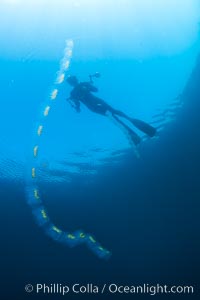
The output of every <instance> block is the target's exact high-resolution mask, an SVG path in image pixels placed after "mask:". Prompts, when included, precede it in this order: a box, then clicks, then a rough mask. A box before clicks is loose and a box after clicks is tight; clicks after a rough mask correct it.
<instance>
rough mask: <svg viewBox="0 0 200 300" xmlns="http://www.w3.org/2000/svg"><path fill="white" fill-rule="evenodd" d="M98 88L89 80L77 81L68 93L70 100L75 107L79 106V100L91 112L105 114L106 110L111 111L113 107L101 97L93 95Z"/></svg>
mask: <svg viewBox="0 0 200 300" xmlns="http://www.w3.org/2000/svg"><path fill="white" fill-rule="evenodd" d="M91 92H93V93H96V92H98V89H97V88H96V87H95V86H93V85H92V83H90V82H81V83H78V84H77V85H76V86H75V87H74V88H73V90H72V91H71V93H70V100H73V101H74V104H75V105H76V107H77V108H80V102H82V103H83V104H84V105H85V106H87V107H88V108H89V109H90V110H92V111H93V112H96V113H98V114H102V115H105V114H106V112H107V111H110V112H112V111H113V108H112V107H111V106H110V105H108V104H107V103H106V102H105V101H103V100H102V99H100V98H98V97H96V96H94V95H93V94H92V93H91Z"/></svg>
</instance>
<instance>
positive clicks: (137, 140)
mask: <svg viewBox="0 0 200 300" xmlns="http://www.w3.org/2000/svg"><path fill="white" fill-rule="evenodd" d="M112 117H113V118H114V119H115V120H116V121H117V122H118V123H119V124H120V125H121V126H122V128H123V129H124V131H125V132H126V133H127V135H128V136H129V137H130V139H131V140H132V141H133V143H134V144H135V145H136V146H137V145H138V144H139V143H140V142H141V138H140V137H139V135H137V133H135V132H134V131H133V130H132V129H130V128H129V127H128V126H127V125H126V124H124V122H122V121H121V120H120V119H119V118H118V117H116V116H115V115H113V116H112Z"/></svg>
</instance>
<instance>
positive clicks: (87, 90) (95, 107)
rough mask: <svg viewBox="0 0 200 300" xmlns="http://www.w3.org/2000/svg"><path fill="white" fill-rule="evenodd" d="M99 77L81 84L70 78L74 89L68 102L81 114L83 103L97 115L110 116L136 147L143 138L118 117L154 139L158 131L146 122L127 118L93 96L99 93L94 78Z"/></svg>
mask: <svg viewBox="0 0 200 300" xmlns="http://www.w3.org/2000/svg"><path fill="white" fill-rule="evenodd" d="M99 76H100V74H99V73H95V74H94V75H90V81H88V82H80V83H79V81H78V79H77V77H76V76H68V78H67V82H68V84H69V85H71V86H72V87H73V89H72V91H71V93H70V97H69V98H68V99H67V100H68V101H71V104H72V105H73V107H74V108H75V109H76V111H77V112H80V103H81V102H82V103H83V104H84V105H85V106H87V108H89V109H90V110H91V111H93V112H95V113H98V114H101V115H104V116H108V115H110V116H111V117H112V118H113V119H114V120H115V121H116V122H117V123H118V124H119V125H121V126H122V127H123V128H124V129H125V130H126V132H127V133H128V134H129V136H130V137H131V139H132V141H133V142H134V144H135V145H137V144H139V143H140V141H141V138H140V137H139V136H138V135H137V133H135V132H134V131H133V130H132V129H130V128H129V127H128V126H127V125H126V124H125V123H123V122H122V121H121V120H120V119H119V118H118V117H122V118H125V119H127V120H128V121H130V122H131V123H132V124H133V125H134V126H135V127H136V128H138V129H139V130H141V131H142V132H144V133H146V134H147V135H148V136H150V137H153V136H154V135H155V134H156V129H155V128H154V127H152V126H151V125H149V124H147V123H145V122H144V121H141V120H138V119H134V118H131V117H129V116H127V115H126V114H125V113H123V112H121V111H120V110H117V109H115V108H113V107H111V106H110V105H109V104H107V103H106V102H105V101H104V100H102V99H100V98H98V97H96V96H95V95H93V93H96V92H98V89H97V88H96V87H95V86H94V85H93V80H92V78H93V77H99ZM117 116H118V117H117Z"/></svg>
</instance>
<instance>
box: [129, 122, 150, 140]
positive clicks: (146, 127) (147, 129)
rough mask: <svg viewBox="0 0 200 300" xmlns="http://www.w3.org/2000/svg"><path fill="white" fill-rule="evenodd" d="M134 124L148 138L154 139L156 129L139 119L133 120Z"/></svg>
mask: <svg viewBox="0 0 200 300" xmlns="http://www.w3.org/2000/svg"><path fill="white" fill-rule="evenodd" d="M131 122H132V124H133V125H134V126H135V127H137V128H138V129H139V130H141V131H143V132H144V133H146V134H147V135H148V136H150V137H153V136H154V135H155V134H156V128H154V127H153V126H151V125H149V124H147V123H146V122H144V121H141V120H138V119H131Z"/></svg>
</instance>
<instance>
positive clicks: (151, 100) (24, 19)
mask: <svg viewBox="0 0 200 300" xmlns="http://www.w3.org/2000/svg"><path fill="white" fill-rule="evenodd" d="M177 3H179V2H178V1H165V0H162V1H158V0H157V1H156V0H155V1H147V0H146V1H145V0H142V1H136V0H135V1H130V0H125V1H119V0H116V1H114V0H110V1H99V0H96V1H89V0H83V1H67V2H66V1H61V0H60V1H56V3H55V2H54V1H52V2H50V1H45V0H43V1H29V2H28V3H26V2H25V1H23V0H15V1H14V0H7V1H6V0H4V1H2V2H1V3H0V14H1V28H0V36H1V45H2V46H1V49H0V64H1V70H2V72H1V74H0V82H1V110H0V116H1V117H0V126H1V139H0V146H1V147H0V164H1V169H0V178H1V181H0V186H1V189H0V193H1V210H0V212H1V218H0V219H1V222H2V223H1V228H2V232H1V233H2V235H1V236H2V244H1V258H2V264H1V265H2V275H3V276H2V277H3V281H2V283H3V288H2V294H3V295H4V297H3V299H7V298H8V299H10V297H11V296H12V297H13V296H14V295H15V296H17V297H21V298H22V299H26V298H28V297H31V296H33V297H37V298H39V299H40V298H41V299H42V298H43V297H44V295H37V296H35V295H33V294H32V295H27V294H25V292H24V286H25V284H27V283H31V284H35V283H40V282H45V283H49V284H50V283H54V282H58V283H67V284H71V283H75V282H78V283H80V284H86V283H94V284H103V283H113V282H115V283H118V284H123V285H133V284H135V285H136V284H143V283H149V284H156V283H158V282H159V283H163V284H164V283H165V284H172V285H179V284H180V285H181V284H187V285H194V286H195V287H196V294H195V295H192V296H191V295H189V296H187V297H190V298H188V299H191V298H192V297H193V296H194V297H193V298H195V297H196V298H197V299H198V295H197V293H198V292H197V289H198V283H199V276H198V272H199V255H198V253H199V249H200V245H199V240H198V234H199V203H198V199H199V194H200V190H199V179H200V178H199V167H200V161H199V148H200V143H199V116H198V111H199V93H200V91H199V83H198V81H199V70H200V69H199V68H200V65H199V60H198V55H199V49H200V44H199V19H200V7H199V3H198V1H195V0H190V1H189V0H184V1H181V4H179V5H177ZM66 40H72V41H73V45H74V47H73V51H72V57H71V59H70V68H69V69H68V70H67V72H66V75H68V74H72V75H77V76H78V77H79V79H80V80H81V81H87V80H88V79H89V77H88V75H89V74H93V73H95V72H97V71H98V72H100V74H101V77H100V78H99V79H95V86H97V87H98V89H99V93H98V95H99V97H101V98H102V99H104V100H105V101H107V102H108V103H109V104H110V105H112V106H114V107H116V108H117V109H120V110H122V111H124V112H125V113H127V114H129V115H131V116H134V117H137V118H139V119H142V120H144V121H146V122H149V123H151V124H152V125H153V124H154V126H156V127H157V128H158V135H157V136H156V138H153V139H144V141H143V142H142V143H141V145H139V148H138V151H139V154H140V158H138V157H137V156H136V155H135V151H134V148H133V147H132V146H131V145H130V144H129V141H128V139H127V137H126V135H124V133H123V132H122V131H121V130H120V129H119V128H118V127H116V126H115V125H114V124H113V123H112V122H111V121H110V120H109V119H107V118H105V117H102V116H100V115H97V114H94V113H92V112H91V111H89V110H87V109H86V108H85V107H84V106H81V113H80V114H77V113H76V112H75V111H74V110H73V108H72V107H71V106H70V105H69V103H68V102H66V98H67V97H68V96H69V93H70V87H69V86H68V85H67V84H66V82H65V81H64V82H63V83H62V84H61V85H60V86H59V93H58V98H57V100H56V102H55V105H53V106H52V110H51V111H50V114H49V116H48V119H47V121H46V123H45V131H44V134H43V135H42V136H41V141H40V148H39V155H40V159H39V163H38V167H39V180H38V188H39V191H40V196H41V198H42V201H43V202H44V205H45V209H46V210H47V211H48V215H49V216H50V218H51V221H52V222H53V223H54V224H56V226H58V227H59V228H61V229H62V230H63V231H70V232H73V231H75V230H77V229H81V230H83V231H84V232H87V233H90V234H91V235H92V236H94V237H95V239H97V241H98V242H99V243H101V244H102V245H103V247H105V248H106V249H108V250H109V251H111V253H112V255H111V257H110V259H109V260H107V261H104V260H103V261H102V260H100V259H99V258H98V257H96V256H95V255H94V253H92V252H91V251H90V249H88V248H87V247H86V246H85V245H80V246H77V247H75V248H72V249H71V248H69V247H66V246H63V245H61V244H59V243H57V242H56V241H54V240H53V239H51V238H50V237H48V236H47V235H45V234H44V232H43V230H42V228H41V227H39V226H38V224H37V223H36V222H35V220H34V217H33V215H32V213H31V207H29V205H27V193H26V187H27V181H28V180H29V179H28V178H29V176H30V173H29V172H30V170H31V168H32V167H33V165H32V163H33V160H32V154H33V153H32V148H33V146H34V145H35V144H34V137H35V132H36V129H37V128H38V125H40V122H41V120H42V113H43V110H44V108H45V105H46V103H47V102H48V99H49V95H50V94H51V92H52V88H53V87H54V81H55V78H56V76H57V71H58V70H59V68H60V61H61V60H62V57H63V51H64V48H65V45H66V44H65V43H66ZM11 283H12V284H11ZM51 296H52V295H49V297H51ZM75 296H76V297H75ZM84 296H85V297H87V296H88V297H90V298H91V297H93V298H94V299H96V298H97V296H96V295H84ZM118 296H119V295H109V299H115V298H117V297H118ZM128 296H130V295H126V297H128ZM52 297H54V298H52V299H55V296H52ZM56 297H58V298H59V296H56ZM70 297H71V298H73V297H74V298H79V297H80V295H70ZM141 297H142V296H141ZM71 298H70V299H71ZM124 298H125V296H124ZM56 299H57V298H56ZM145 299H146V298H145Z"/></svg>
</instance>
